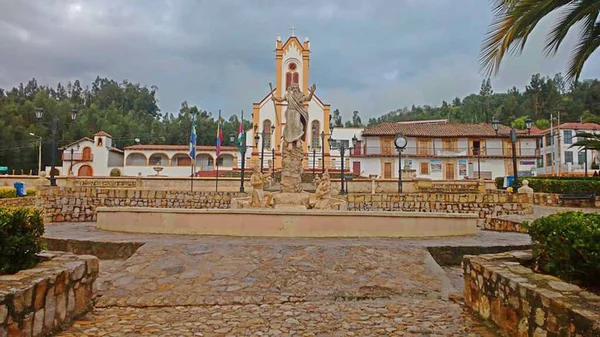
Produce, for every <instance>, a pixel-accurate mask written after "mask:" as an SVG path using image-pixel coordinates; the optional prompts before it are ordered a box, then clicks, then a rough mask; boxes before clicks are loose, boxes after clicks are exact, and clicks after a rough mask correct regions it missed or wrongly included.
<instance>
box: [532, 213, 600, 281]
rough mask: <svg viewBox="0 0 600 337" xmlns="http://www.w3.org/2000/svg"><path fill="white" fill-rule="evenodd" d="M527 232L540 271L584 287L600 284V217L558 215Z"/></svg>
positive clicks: (534, 223)
mask: <svg viewBox="0 0 600 337" xmlns="http://www.w3.org/2000/svg"><path fill="white" fill-rule="evenodd" d="M527 229H528V231H529V235H530V236H531V239H532V241H533V243H534V256H535V258H536V266H537V268H538V269H539V270H541V271H543V272H546V273H549V274H552V275H555V276H558V277H560V278H562V279H565V280H567V281H571V282H574V283H577V284H581V285H584V286H592V287H596V286H599V285H600V214H597V213H583V212H563V213H557V214H553V215H550V216H546V217H542V218H539V219H536V220H534V221H533V222H532V223H531V224H529V225H527Z"/></svg>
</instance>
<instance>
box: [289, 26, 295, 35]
mask: <svg viewBox="0 0 600 337" xmlns="http://www.w3.org/2000/svg"><path fill="white" fill-rule="evenodd" d="M290 31H291V32H292V36H296V28H295V27H294V26H292V28H290Z"/></svg>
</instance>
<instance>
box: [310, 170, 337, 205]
mask: <svg viewBox="0 0 600 337" xmlns="http://www.w3.org/2000/svg"><path fill="white" fill-rule="evenodd" d="M315 180H316V179H315ZM318 183H319V186H317V190H316V191H315V195H314V198H315V202H314V205H313V207H312V208H314V209H339V206H338V205H340V204H343V203H344V200H339V199H334V198H332V197H331V178H330V176H329V171H325V173H323V176H322V177H321V179H319V180H318Z"/></svg>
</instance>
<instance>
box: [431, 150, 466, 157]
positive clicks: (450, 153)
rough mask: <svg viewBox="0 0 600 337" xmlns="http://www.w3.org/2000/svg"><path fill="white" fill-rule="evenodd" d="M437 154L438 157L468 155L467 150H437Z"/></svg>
mask: <svg viewBox="0 0 600 337" xmlns="http://www.w3.org/2000/svg"><path fill="white" fill-rule="evenodd" d="M436 156H438V157H465V156H467V150H463V151H451V150H436Z"/></svg>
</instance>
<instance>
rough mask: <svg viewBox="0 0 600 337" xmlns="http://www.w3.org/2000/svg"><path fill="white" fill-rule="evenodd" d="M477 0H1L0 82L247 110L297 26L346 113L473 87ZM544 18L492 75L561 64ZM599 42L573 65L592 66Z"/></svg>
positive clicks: (332, 98) (588, 71)
mask: <svg viewBox="0 0 600 337" xmlns="http://www.w3.org/2000/svg"><path fill="white" fill-rule="evenodd" d="M490 20H491V14H490V4H489V2H488V1H484V0H401V1H389V0H386V1H384V0H365V1H361V0H321V1H317V0H302V1H287V0H277V1H272V0H218V1H217V0H0V87H3V88H7V87H12V86H14V85H17V84H19V83H20V82H27V80H28V79H30V78H32V77H35V78H36V79H37V80H38V83H43V84H51V85H56V83H57V82H63V83H66V82H67V81H69V80H75V79H80V81H82V83H83V84H88V83H90V82H91V81H92V80H93V79H94V78H95V77H96V76H98V75H99V76H101V77H109V78H112V79H115V80H118V81H122V80H124V79H127V80H129V81H132V82H139V83H142V84H145V85H147V86H150V85H156V86H158V88H159V100H160V108H161V109H162V111H163V112H176V111H177V110H178V109H179V105H180V103H181V102H182V101H183V100H188V101H189V102H190V103H191V104H195V105H198V106H199V107H201V108H203V109H207V110H209V111H213V112H216V111H218V110H219V109H222V110H223V112H224V114H225V115H229V114H231V113H233V112H238V111H239V110H241V109H244V110H245V111H250V110H251V108H252V103H253V102H256V101H258V100H259V99H260V98H262V97H263V96H264V95H265V93H266V92H267V90H268V83H269V82H274V67H275V66H274V53H273V49H274V45H275V39H276V37H277V36H278V35H281V36H282V37H283V38H284V39H285V38H287V36H289V34H290V27H292V26H294V27H296V28H297V35H298V36H299V37H300V38H301V40H302V39H304V38H305V37H309V38H310V41H311V49H312V54H311V82H312V81H314V82H316V83H317V86H318V89H317V93H318V95H319V96H320V97H321V99H322V100H323V101H325V102H328V103H330V104H331V105H332V108H333V109H335V108H339V109H340V110H341V111H342V113H343V115H344V116H345V117H348V116H350V115H351V111H352V110H359V111H360V112H361V115H362V116H363V118H365V117H373V116H378V115H381V114H383V113H385V112H387V111H390V110H395V109H397V108H401V107H404V106H410V105H412V104H421V105H422V104H430V105H439V104H440V103H441V101H442V100H444V99H445V100H447V101H450V100H452V98H453V97H455V96H460V97H463V96H465V95H467V94H469V93H472V92H478V91H479V87H480V84H481V80H482V76H481V74H479V72H478V70H479V65H478V62H477V60H478V56H479V49H480V45H481V40H482V38H483V36H484V34H485V32H486V30H487V26H488V24H489V23H490ZM550 26H551V21H550V20H546V21H545V22H542V25H541V27H540V28H539V29H538V30H537V31H536V34H535V35H534V36H533V37H532V38H530V45H529V46H528V48H527V49H526V51H525V53H524V54H523V55H522V56H520V57H518V58H513V59H509V60H507V61H506V62H505V63H504V64H503V67H502V69H501V72H500V74H499V75H498V76H496V77H494V78H493V79H492V80H493V82H492V84H493V86H494V90H495V91H496V92H498V91H505V90H506V89H507V88H509V87H512V86H513V85H516V86H517V87H520V88H523V87H524V86H525V84H526V83H528V81H529V78H530V76H531V74H532V73H537V72H540V73H542V74H545V75H553V74H554V73H556V72H564V69H565V67H566V60H567V59H568V55H569V47H570V46H571V45H572V41H573V37H574V34H571V36H570V37H569V39H568V40H569V41H567V43H566V44H565V47H563V48H562V50H561V52H560V53H559V54H558V55H557V56H556V57H554V58H545V57H544V56H543V54H542V46H543V41H544V35H545V33H546V32H547V31H548V28H549V27H550ZM598 54H600V53H596V54H595V55H593V56H592V58H591V59H590V60H589V61H588V64H587V66H586V68H585V69H584V74H583V77H584V78H586V77H600V62H598V61H599V60H600V56H599V55H598Z"/></svg>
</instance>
